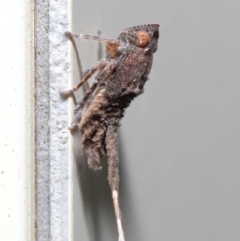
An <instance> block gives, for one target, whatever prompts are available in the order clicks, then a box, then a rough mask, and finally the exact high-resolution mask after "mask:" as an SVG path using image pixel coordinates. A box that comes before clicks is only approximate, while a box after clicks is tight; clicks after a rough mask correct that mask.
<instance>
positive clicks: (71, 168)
mask: <svg viewBox="0 0 240 241" xmlns="http://www.w3.org/2000/svg"><path fill="white" fill-rule="evenodd" d="M68 22H69V25H68V28H69V30H70V31H71V30H72V0H69V1H68ZM68 61H69V69H68V70H69V72H68V83H69V87H70V85H71V81H70V80H72V64H71V63H72V44H71V41H68ZM68 110H69V111H70V113H72V110H73V102H72V99H71V98H69V101H68ZM68 116H69V121H68V122H69V123H71V120H72V116H71V115H68ZM69 134H70V132H69ZM72 146H73V138H72V136H71V134H70V138H69V152H68V153H69V169H68V170H69V188H68V190H69V195H68V198H69V199H68V205H69V219H68V220H69V241H72V240H73V232H74V230H73V175H72V173H73V151H72Z"/></svg>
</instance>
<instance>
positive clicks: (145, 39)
mask: <svg viewBox="0 0 240 241" xmlns="http://www.w3.org/2000/svg"><path fill="white" fill-rule="evenodd" d="M149 40H150V36H149V34H148V33H147V32H146V31H139V32H137V44H138V45H139V46H140V47H145V46H147V45H148V43H149Z"/></svg>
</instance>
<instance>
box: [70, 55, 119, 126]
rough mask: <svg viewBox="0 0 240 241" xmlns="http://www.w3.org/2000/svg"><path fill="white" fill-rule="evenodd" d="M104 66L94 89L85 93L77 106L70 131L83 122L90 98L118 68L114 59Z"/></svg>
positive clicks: (93, 86) (94, 84)
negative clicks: (84, 109)
mask: <svg viewBox="0 0 240 241" xmlns="http://www.w3.org/2000/svg"><path fill="white" fill-rule="evenodd" d="M104 64H105V65H102V68H103V67H104V68H103V69H102V70H101V72H99V74H98V75H97V77H96V81H95V82H94V83H93V85H92V87H91V88H90V89H88V90H87V91H86V92H85V95H84V97H83V99H82V100H81V101H80V102H79V103H78V104H77V105H76V107H75V109H74V118H73V123H72V124H71V126H70V127H69V129H70V130H73V129H74V128H75V127H76V125H77V124H78V123H79V122H80V121H81V118H82V110H83V108H84V107H85V105H86V103H87V100H88V98H89V97H90V95H91V94H92V93H93V92H94V90H95V89H96V87H97V86H98V85H99V83H102V82H104V80H106V79H107V78H108V77H109V76H110V75H111V73H112V71H113V70H114V68H115V67H116V64H117V62H116V61H115V60H113V59H112V60H109V61H108V62H104ZM90 72H91V70H90ZM88 74H89V72H88V73H87V75H88Z"/></svg>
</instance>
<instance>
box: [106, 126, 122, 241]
mask: <svg viewBox="0 0 240 241" xmlns="http://www.w3.org/2000/svg"><path fill="white" fill-rule="evenodd" d="M117 128H118V127H117V126H113V125H110V126H108V129H107V132H106V150H107V157H108V182H109V185H110V188H111V191H112V199H113V206H114V211H115V217H116V221H117V227H118V235H119V241H124V240H125V239H124V231H123V226H122V214H121V209H120V205H119V192H118V189H119V173H118V172H119V171H118V163H119V157H118V143H117Z"/></svg>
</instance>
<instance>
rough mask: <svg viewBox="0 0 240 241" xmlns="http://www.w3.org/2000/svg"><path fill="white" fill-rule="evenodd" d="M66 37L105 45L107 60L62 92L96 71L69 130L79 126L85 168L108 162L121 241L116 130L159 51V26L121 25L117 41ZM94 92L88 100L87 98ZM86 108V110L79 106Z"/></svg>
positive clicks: (69, 91) (99, 166)
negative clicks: (154, 54)
mask: <svg viewBox="0 0 240 241" xmlns="http://www.w3.org/2000/svg"><path fill="white" fill-rule="evenodd" d="M66 35H67V36H68V37H69V38H73V37H76V38H80V39H93V40H98V41H100V42H102V43H105V44H106V58H103V59H101V60H100V61H99V62H98V63H97V65H96V66H95V67H93V68H92V69H90V70H89V71H88V72H87V73H86V74H85V76H84V78H83V79H82V80H81V81H80V82H79V83H78V84H77V85H76V86H74V87H73V88H72V89H69V90H66V91H64V92H62V93H61V96H62V97H67V96H69V95H70V94H71V93H73V92H74V91H76V90H78V89H79V88H80V87H81V86H82V85H83V84H84V83H85V82H86V81H87V80H88V79H89V78H90V77H91V76H92V75H93V74H94V73H95V72H98V74H97V75H96V78H95V81H94V83H93V85H92V86H91V87H90V88H89V89H88V90H87V91H86V92H85V95H84V97H83V99H82V100H81V101H80V102H79V103H77V105H76V107H75V109H74V117H73V122H72V124H71V126H70V127H69V129H70V130H74V129H75V128H76V127H78V128H80V130H82V143H81V144H82V147H83V149H84V150H85V153H86V156H87V162H88V167H89V168H90V169H92V170H94V171H96V170H100V169H101V168H102V167H101V162H100V159H101V157H102V156H106V157H107V160H108V182H109V185H110V188H111V192H112V198H113V204H114V211H115V216H116V222H117V227H118V233H119V241H124V240H125V237H124V231H123V225H122V214H121V209H120V205H119V191H118V190H119V171H118V163H119V157H118V145H117V130H118V128H119V125H120V120H121V119H122V117H123V116H124V111H125V109H126V108H127V107H128V106H129V105H130V103H131V101H132V100H133V99H134V98H135V97H137V96H138V95H140V94H142V93H143V91H144V85H145V82H146V81H147V79H148V75H149V73H150V70H151V67H152V61H153V53H155V52H156V51H157V47H158V39H159V24H147V25H140V26H134V27H130V28H127V29H125V30H124V31H123V32H121V33H120V35H119V36H118V37H117V38H116V39H108V38H101V37H96V36H91V35H86V34H74V33H70V32H67V33H66ZM91 96H93V98H92V100H91V102H90V103H89V99H90V97H91ZM84 107H86V111H85V114H84V115H83V109H84Z"/></svg>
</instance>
